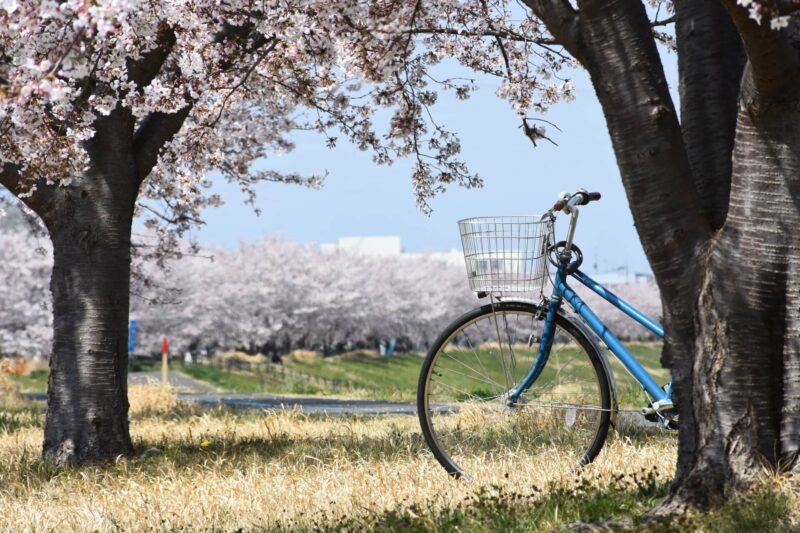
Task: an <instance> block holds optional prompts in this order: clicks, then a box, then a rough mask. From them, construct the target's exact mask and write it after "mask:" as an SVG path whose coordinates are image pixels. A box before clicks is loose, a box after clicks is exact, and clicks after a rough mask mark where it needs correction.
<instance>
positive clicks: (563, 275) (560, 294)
mask: <svg viewBox="0 0 800 533" xmlns="http://www.w3.org/2000/svg"><path fill="white" fill-rule="evenodd" d="M569 275H571V276H572V277H573V278H574V279H576V280H578V281H579V282H580V283H582V284H583V285H585V286H586V287H588V288H589V289H591V290H592V291H594V292H595V293H596V294H598V295H599V296H600V297H601V298H603V299H604V300H606V301H607V302H609V303H610V304H612V305H613V306H614V307H616V308H617V309H619V310H620V311H622V312H623V313H625V314H626V315H628V316H629V317H630V318H632V319H633V320H635V321H636V322H638V323H639V324H641V325H642V326H644V327H645V328H647V329H648V330H650V331H651V332H653V333H654V334H655V335H657V336H658V337H659V338H664V328H662V327H661V325H660V324H659V323H658V322H656V321H655V320H653V319H651V318H650V317H648V316H647V315H645V314H644V313H642V312H641V311H639V310H638V309H636V308H635V307H633V306H632V305H631V304H629V303H628V302H626V301H625V300H623V299H622V298H619V297H618V296H617V295H615V294H614V293H612V292H611V291H609V290H608V289H606V288H605V287H603V286H602V285H601V284H600V283H598V282H596V281H594V280H593V279H592V278H590V277H589V276H587V275H586V274H584V273H583V272H581V271H580V270H575V272H572V273H571V274H568V273H567V264H566V261H562V263H561V265H560V266H559V268H558V271H557V272H556V277H555V282H554V285H553V293H552V296H551V298H550V303H549V305H548V308H547V313H546V315H545V319H544V320H545V322H544V328H543V330H542V338H541V340H540V342H539V352H538V354H537V357H536V361H535V362H534V364H533V367H532V368H531V370H530V371H529V372H528V374H527V375H526V376H525V377H524V378H523V379H522V381H520V383H519V385H518V386H517V387H516V388H515V390H514V391H513V392H512V393H511V394H510V399H511V400H512V401H517V400H518V399H519V397H520V396H521V395H522V394H523V393H524V392H525V391H526V390H528V388H530V386H531V385H532V384H533V383H534V382H535V381H536V378H538V377H539V374H541V372H542V370H543V369H544V367H545V365H546V364H547V360H548V358H549V357H550V348H551V347H552V345H553V338H554V336H555V317H556V314H557V313H558V311H559V309H560V307H561V305H562V304H563V302H566V303H567V304H568V305H569V306H570V307H571V308H572V309H573V310H574V311H575V313H577V314H578V315H579V316H580V317H581V318H582V319H583V320H584V322H585V323H586V325H587V326H588V327H589V328H590V329H591V330H592V331H593V332H594V334H595V335H597V336H598V337H599V338H600V339H602V340H603V342H605V344H606V346H608V348H609V349H610V350H611V352H612V353H613V354H614V355H615V356H616V357H617V359H618V360H619V362H620V363H622V365H623V366H624V367H625V368H627V369H628V371H629V372H630V373H631V375H632V376H633V377H634V379H636V381H638V382H639V384H640V385H641V386H642V388H643V389H644V390H645V391H646V392H647V393H648V394H649V395H650V397H651V398H652V399H653V405H658V404H660V403H662V402H663V403H671V396H672V387H671V382H670V384H668V385H667V387H666V390H664V389H662V388H661V387H660V386H659V385H658V383H657V382H656V381H655V380H654V379H653V377H652V376H651V375H650V374H649V373H648V372H647V370H645V368H644V367H643V366H642V365H641V364H640V363H639V361H637V360H636V358H635V357H634V356H633V355H632V354H631V353H630V352H629V351H628V349H627V348H625V346H624V345H623V344H622V342H621V341H620V340H619V339H618V338H617V336H616V335H614V333H613V332H612V331H611V330H610V329H609V328H608V326H606V325H605V324H604V323H603V321H602V320H600V319H599V318H598V317H597V315H596V314H594V312H593V311H592V310H591V309H590V308H589V306H588V305H586V303H585V302H584V301H583V300H582V299H581V298H580V297H579V296H578V295H577V294H576V293H575V291H574V290H573V289H572V288H571V287H570V286H569V285H568V284H567V278H568V276H569Z"/></svg>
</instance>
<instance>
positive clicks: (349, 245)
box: [319, 235, 403, 256]
mask: <svg viewBox="0 0 800 533" xmlns="http://www.w3.org/2000/svg"><path fill="white" fill-rule="evenodd" d="M319 249H320V250H322V251H323V252H337V251H344V252H351V253H356V254H362V255H370V256H393V255H400V254H402V253H403V247H402V246H401V244H400V237H399V236H397V235H389V236H382V237H340V238H339V240H338V241H336V244H320V246H319Z"/></svg>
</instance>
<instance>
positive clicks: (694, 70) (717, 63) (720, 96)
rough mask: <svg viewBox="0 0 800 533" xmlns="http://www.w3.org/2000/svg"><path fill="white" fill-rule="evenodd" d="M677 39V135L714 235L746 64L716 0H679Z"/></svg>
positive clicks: (723, 205) (721, 218)
mask: <svg viewBox="0 0 800 533" xmlns="http://www.w3.org/2000/svg"><path fill="white" fill-rule="evenodd" d="M675 36H676V38H677V48H678V74H679V77H680V85H679V87H680V95H681V102H680V104H681V132H682V134H683V140H684V146H685V147H686V153H687V154H688V157H689V163H690V165H691V168H692V177H693V179H694V183H695V188H696V189H697V192H698V194H699V196H700V203H701V204H702V206H703V211H704V213H705V216H706V219H707V220H708V223H709V225H710V226H711V229H713V230H716V229H719V228H721V227H722V224H723V223H724V222H725V216H726V214H727V212H728V196H729V195H730V189H731V154H732V153H733V138H734V135H735V133H736V113H737V105H736V104H737V102H738V98H739V86H740V84H741V80H742V72H743V70H744V64H745V62H746V60H747V58H746V56H745V53H744V46H743V45H742V38H741V37H740V36H739V31H738V30H737V29H736V26H734V24H733V21H732V20H731V17H730V16H729V15H728V13H727V12H726V11H725V8H724V7H723V6H722V4H720V2H719V0H677V1H676V2H675Z"/></svg>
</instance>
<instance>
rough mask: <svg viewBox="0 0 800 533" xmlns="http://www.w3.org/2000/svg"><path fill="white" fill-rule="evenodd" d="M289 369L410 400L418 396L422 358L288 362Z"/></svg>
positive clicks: (364, 358) (406, 356) (402, 356)
mask: <svg viewBox="0 0 800 533" xmlns="http://www.w3.org/2000/svg"><path fill="white" fill-rule="evenodd" d="M286 366H287V367H289V368H291V369H294V370H297V371H298V372H302V373H303V374H308V375H312V376H318V377H321V378H328V379H334V380H337V381H340V382H349V383H352V385H353V388H356V389H362V390H364V391H372V393H373V394H374V395H376V396H379V397H387V396H390V397H407V398H408V399H412V398H413V397H414V395H415V394H416V390H417V380H418V379H419V371H420V369H421V368H422V356H420V355H419V354H403V355H394V356H391V357H370V356H362V357H353V358H341V357H329V358H326V359H315V360H312V361H287V362H286Z"/></svg>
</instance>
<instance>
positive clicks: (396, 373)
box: [11, 343, 669, 408]
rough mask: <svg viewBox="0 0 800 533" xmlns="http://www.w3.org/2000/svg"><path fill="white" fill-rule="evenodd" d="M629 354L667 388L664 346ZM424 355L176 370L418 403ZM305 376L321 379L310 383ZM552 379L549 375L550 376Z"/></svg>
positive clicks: (633, 397)
mask: <svg viewBox="0 0 800 533" xmlns="http://www.w3.org/2000/svg"><path fill="white" fill-rule="evenodd" d="M627 346H628V348H629V350H630V351H631V352H632V353H633V354H634V355H635V356H636V358H637V359H638V360H639V362H640V363H642V365H643V366H644V367H645V368H646V369H647V371H648V372H650V373H651V374H652V375H653V377H654V378H656V381H657V382H659V383H666V382H667V381H669V372H668V371H667V370H665V369H663V368H661V366H660V363H659V358H660V356H661V345H660V343H628V344H627ZM608 355H609V358H610V359H611V365H612V368H613V370H614V376H615V379H616V380H617V390H618V395H619V397H620V400H621V404H622V405H623V407H633V408H638V407H643V406H644V405H646V400H645V396H644V394H643V393H642V390H641V387H640V386H639V385H638V384H637V383H636V382H635V381H634V380H633V378H632V377H631V376H630V375H629V374H628V373H627V371H626V370H625V369H624V368H623V367H622V365H621V364H620V363H619V362H618V361H617V360H616V358H615V357H614V356H613V355H612V354H610V353H609V354H608ZM422 359H423V358H422V355H421V354H401V355H395V356H392V357H377V356H369V355H364V356H360V357H328V358H324V359H323V358H317V359H311V360H294V361H292V360H287V361H286V362H285V365H284V366H285V367H286V368H287V369H288V370H290V371H291V370H294V371H295V374H292V373H291V372H290V373H288V374H287V375H286V376H279V375H276V374H273V373H260V374H259V373H256V372H241V371H226V370H222V369H220V368H217V367H214V366H210V365H198V364H190V365H180V366H177V367H172V369H171V370H177V371H178V372H183V373H184V374H187V375H189V376H191V377H193V378H195V379H198V380H201V381H205V382H207V383H209V384H211V385H213V386H215V387H216V388H218V389H220V390H221V391H225V392H236V393H262V392H267V393H272V394H326V395H343V396H357V397H375V398H381V399H394V400H405V401H413V400H414V398H415V395H416V390H417V381H418V379H419V372H420V368H421V367H422ZM521 360H524V361H526V362H530V361H531V360H532V359H531V358H530V357H527V358H525V357H524V356H523V357H521ZM484 362H485V364H487V365H491V367H492V368H491V372H493V373H494V374H499V373H501V372H502V368H501V367H500V366H499V363H497V362H496V361H494V362H490V359H489V358H486V359H485V361H484ZM158 369H160V365H158V364H149V363H146V364H139V366H136V367H131V369H130V371H148V370H158ZM47 376H48V373H47V371H46V370H37V371H34V372H31V373H30V375H28V376H13V377H12V378H11V379H12V380H13V381H14V382H16V383H17V384H18V385H19V386H20V387H21V389H22V391H23V392H46V391H47ZM304 376H312V377H317V378H320V380H313V381H312V380H309V379H307V378H305V377H304ZM546 376H547V374H545V377H546ZM324 380H335V381H337V382H339V383H343V382H348V383H349V386H348V387H347V388H344V389H343V388H342V387H341V386H332V384H331V383H326V382H325V381H324ZM471 392H472V393H474V394H475V395H477V396H481V395H491V391H478V390H474V391H471Z"/></svg>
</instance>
